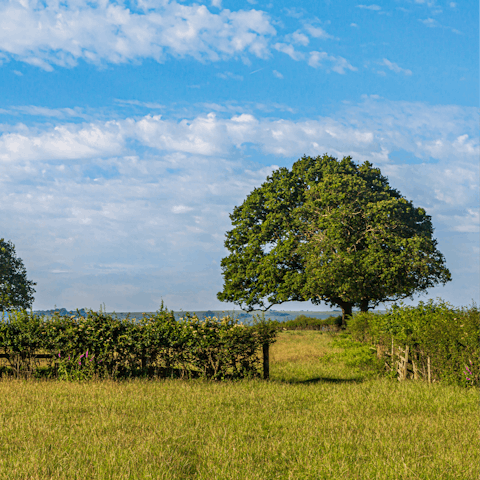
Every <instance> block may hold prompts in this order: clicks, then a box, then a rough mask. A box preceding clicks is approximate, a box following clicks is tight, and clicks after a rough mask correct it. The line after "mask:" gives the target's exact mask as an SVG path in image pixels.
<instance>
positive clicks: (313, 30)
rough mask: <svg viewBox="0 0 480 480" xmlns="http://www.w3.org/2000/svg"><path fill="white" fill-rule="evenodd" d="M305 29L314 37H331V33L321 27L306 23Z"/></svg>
mask: <svg viewBox="0 0 480 480" xmlns="http://www.w3.org/2000/svg"><path fill="white" fill-rule="evenodd" d="M305 29H306V30H307V32H308V33H309V34H310V35H311V36H312V37H314V38H324V39H327V38H333V37H332V35H329V34H328V33H327V32H326V31H325V30H324V29H323V28H320V27H314V26H313V25H306V26H305Z"/></svg>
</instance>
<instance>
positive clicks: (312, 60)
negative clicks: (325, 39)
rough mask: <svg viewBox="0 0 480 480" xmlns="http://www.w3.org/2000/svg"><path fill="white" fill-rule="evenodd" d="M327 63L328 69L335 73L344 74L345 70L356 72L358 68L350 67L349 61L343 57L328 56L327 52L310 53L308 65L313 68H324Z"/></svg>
mask: <svg viewBox="0 0 480 480" xmlns="http://www.w3.org/2000/svg"><path fill="white" fill-rule="evenodd" d="M325 63H327V65H328V67H327V68H328V69H331V70H333V71H334V72H337V73H340V74H342V75H343V74H344V73H345V70H351V71H352V72H355V71H356V70H357V68H356V67H354V66H352V65H350V63H348V61H347V60H345V59H344V58H343V57H335V56H333V55H328V53H326V52H316V51H313V52H310V57H309V59H308V64H309V65H310V66H311V67H313V68H320V67H324V66H325Z"/></svg>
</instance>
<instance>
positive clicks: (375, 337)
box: [348, 299, 480, 387]
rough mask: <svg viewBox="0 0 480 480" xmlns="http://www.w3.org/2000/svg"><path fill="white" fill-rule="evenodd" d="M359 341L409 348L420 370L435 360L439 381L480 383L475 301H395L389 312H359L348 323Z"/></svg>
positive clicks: (479, 325)
mask: <svg viewBox="0 0 480 480" xmlns="http://www.w3.org/2000/svg"><path fill="white" fill-rule="evenodd" d="M348 331H349V332H350V333H351V335H352V338H353V339H354V340H357V341H360V342H363V343H367V344H370V345H372V346H377V347H379V350H377V351H383V352H388V351H389V350H390V349H391V347H392V345H393V346H394V347H402V348H404V347H406V346H408V347H409V350H410V357H411V358H413V359H415V362H416V364H417V366H418V368H419V370H420V371H422V372H425V371H426V370H427V362H428V359H430V369H431V378H432V380H433V381H443V382H446V383H452V384H458V385H464V386H468V385H471V386H477V387H478V386H480V343H479V340H480V316H479V311H478V308H477V306H476V305H475V304H473V305H472V306H471V307H461V308H455V307H453V306H452V305H450V304H449V303H447V302H444V301H442V300H440V299H439V300H437V301H436V302H434V301H433V300H430V301H428V302H426V303H424V302H420V303H419V304H418V306H415V307H414V306H407V305H400V306H398V305H393V306H392V307H391V308H390V309H389V310H387V312H386V313H385V314H377V313H371V312H369V313H357V314H356V315H354V317H353V318H352V319H351V320H350V321H349V323H348Z"/></svg>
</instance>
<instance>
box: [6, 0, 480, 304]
mask: <svg viewBox="0 0 480 480" xmlns="http://www.w3.org/2000/svg"><path fill="white" fill-rule="evenodd" d="M292 5H295V6H294V7H292ZM478 18H479V12H478V1H474V0H465V1H457V2H450V1H440V0H431V1H429V0H389V1H383V2H380V1H378V2H376V3H374V4H372V3H360V2H358V3H357V2H353V1H346V0H338V1H321V0H319V1H316V2H307V1H303V2H302V1H297V2H295V3H293V2H286V1H276V2H263V1H261V0H257V1H255V0H248V1H227V0H212V1H208V2H196V3H192V2H187V1H168V0H158V1H150V0H145V1H137V2H111V1H108V0H102V1H84V0H73V1H62V2H59V1H50V0H44V1H42V2H40V1H29V0H20V1H16V0H12V1H5V0H0V168H1V175H0V219H1V224H0V225H1V233H0V236H1V237H4V238H6V239H9V240H12V241H13V242H14V244H15V245H16V249H17V254H18V256H20V257H21V258H22V259H23V260H24V263H25V266H26V268H27V271H28V274H29V277H30V278H31V279H32V280H34V281H36V282H37V287H36V289H37V294H36V299H35V304H34V308H36V309H45V308H51V307H53V306H54V305H57V306H65V307H67V308H76V307H88V308H94V309H98V307H99V306H100V304H103V303H105V304H106V307H107V310H116V311H139V310H144V311H148V310H155V309H157V308H158V305H159V303H160V301H161V300H162V298H163V300H164V301H165V302H166V304H167V306H168V307H169V308H172V309H175V310H178V309H184V310H199V309H209V308H210V309H216V308H220V309H221V308H225V309H227V308H231V307H232V305H228V304H222V303H220V302H218V301H217V299H216V293H217V292H218V291H219V290H220V289H221V286H222V277H221V270H220V266H219V264H220V260H221V259H222V257H223V256H225V254H226V250H225V249H224V247H223V239H224V234H225V232H226V231H227V230H228V229H229V228H230V221H229V217H228V214H229V213H230V212H231V211H232V210H233V207H234V206H235V205H239V204H241V202H242V201H243V200H244V199H245V197H246V195H248V193H249V192H250V191H251V190H252V189H253V188H254V187H256V186H259V185H261V184H262V182H263V181H264V180H265V179H266V176H267V175H269V174H270V173H271V172H272V170H274V169H275V168H278V167H279V166H287V167H289V166H291V165H292V163H293V162H294V161H296V160H297V159H298V158H300V157H301V156H302V155H303V154H307V155H312V156H314V155H321V154H323V153H329V154H330V155H334V156H337V157H342V156H344V155H351V156H352V157H353V159H354V160H356V161H359V162H363V161H365V160H369V161H371V162H372V163H373V164H374V165H376V166H378V167H380V168H381V170H382V173H384V174H385V175H387V176H388V178H389V180H390V183H391V184H392V185H393V186H394V187H395V188H397V189H399V190H400V191H401V192H402V194H404V195H405V196H406V197H407V198H409V199H411V200H412V201H413V202H414V204H415V205H418V206H422V207H424V208H425V209H426V210H427V212H428V213H429V214H430V215H431V216H432V220H433V224H434V226H435V228H436V230H435V235H436V237H437V239H438V242H439V248H440V250H441V251H442V252H443V253H444V255H445V257H446V260H447V266H448V267H449V268H450V270H451V272H452V276H453V281H452V282H450V284H448V285H447V286H446V287H438V288H434V289H432V290H430V291H429V293H428V295H423V296H422V297H419V298H420V299H423V300H425V299H427V298H435V297H437V296H440V297H442V298H444V299H446V300H448V301H450V302H451V303H453V304H455V305H466V304H469V303H470V302H471V301H472V299H473V300H475V301H477V302H478V301H479V299H480V298H479V295H480V294H479V254H480V242H479V231H480V228H479V194H478V192H479V153H480V146H479V109H478V99H479V91H478V87H479V72H478V64H479V61H478V60H479V51H478V46H479V35H478V33H479V32H478ZM416 300H418V298H417V299H416ZM281 308H284V309H297V308H301V309H315V307H313V306H312V305H311V304H310V303H291V304H285V305H283V306H282V307H281ZM320 309H324V307H320Z"/></svg>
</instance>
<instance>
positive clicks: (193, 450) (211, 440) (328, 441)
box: [0, 331, 480, 480]
mask: <svg viewBox="0 0 480 480" xmlns="http://www.w3.org/2000/svg"><path fill="white" fill-rule="evenodd" d="M331 341H332V339H331V337H330V336H329V335H326V334H321V333H319V332H315V331H305V332H301V331H294V332H283V333H281V334H280V336H279V340H278V342H277V344H275V345H274V347H273V348H272V353H271V357H272V360H271V376H272V378H271V380H270V381H268V382H265V381H261V380H254V381H239V382H218V383H216V382H205V381H200V380H194V381H182V380H164V381H139V380H137V381H131V382H117V383H115V382H109V381H102V382H87V383H68V382H59V381H19V380H18V381H14V380H3V381H1V382H0V434H1V442H0V478H1V479H25V480H26V479H41V480H47V479H68V480H73V479H115V480H121V479H190V478H192V479H193V478H195V479H205V480H206V479H208V480H212V479H232V480H240V479H259V480H266V479H268V480H269V479H381V480H384V479H418V478H421V479H439V480H440V479H461V480H468V479H475V480H477V479H478V478H479V467H478V465H480V453H479V449H478V433H479V425H478V400H479V398H478V392H476V391H474V390H464V389H461V388H458V387H452V386H445V385H436V384H433V385H430V386H429V385H426V384H423V383H414V382H413V381H412V382H403V383H400V382H398V381H396V380H388V379H384V378H383V379H381V378H377V377H375V376H374V375H373V373H372V372H368V371H364V370H359V369H357V368H355V367H348V366H346V365H345V364H344V363H342V360H341V357H339V359H337V360H335V357H333V358H332V355H329V354H331V353H332V352H334V351H335V349H334V348H333V347H332V345H331ZM337 351H340V348H339V347H337ZM327 355H328V357H326V356H327ZM321 357H326V358H330V360H329V361H321V360H320V359H321Z"/></svg>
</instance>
